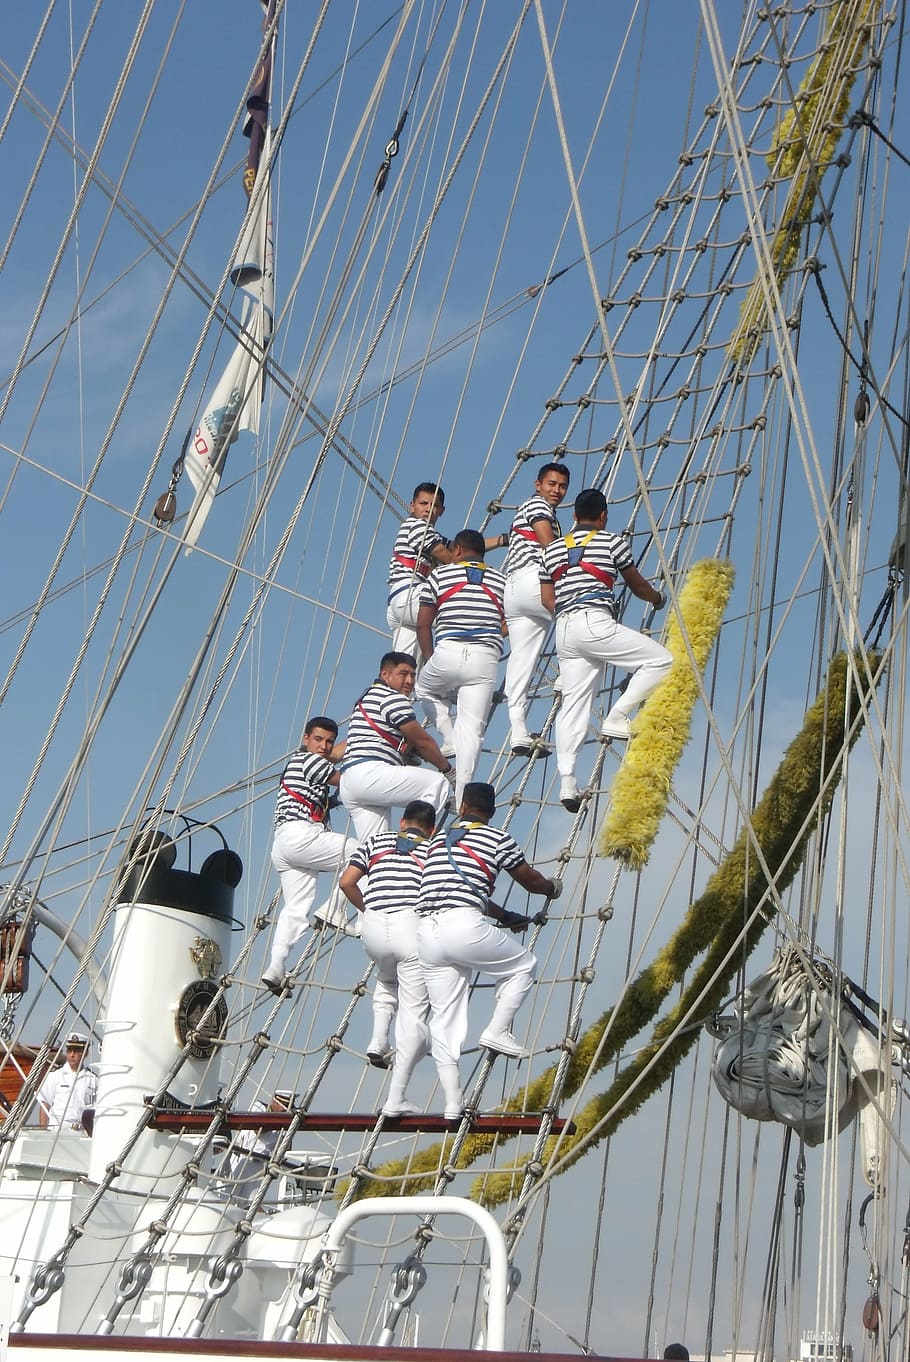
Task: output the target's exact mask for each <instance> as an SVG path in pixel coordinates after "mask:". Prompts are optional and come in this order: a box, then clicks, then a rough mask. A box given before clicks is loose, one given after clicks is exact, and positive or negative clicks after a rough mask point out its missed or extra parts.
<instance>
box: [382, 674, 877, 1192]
mask: <svg viewBox="0 0 910 1362" xmlns="http://www.w3.org/2000/svg"><path fill="white" fill-rule="evenodd" d="M879 676H880V658H879V656H878V655H870V656H868V657H867V658H863V657H859V656H858V657H857V659H856V665H855V667H851V668H850V670H849V672H848V667H847V658H846V656H845V655H844V654H838V655H837V656H836V657H835V658H834V659H833V660H832V662H831V665H830V667H829V669H828V676H827V679H826V683H825V687H824V689H823V690H822V692H821V694H820V695H819V697H818V699H817V700H816V701H815V703H814V704H813V706H812V707H811V709H810V710H809V711H808V713H807V715H806V718H805V722H804V724H803V727H802V730H801V731H800V733H799V734H798V735H797V737H796V738H795V739H794V740H793V742H792V743H791V744H790V746H789V747H788V748H787V751H786V752H785V753H784V756H783V758H782V760H781V763H780V766H779V767H778V769H777V771H776V773H775V774H774V776H773V777H772V779H771V782H770V784H769V786H768V788H767V790H766V791H765V793H764V794H763V795H762V798H761V800H760V801H759V803H758V805H757V806H756V809H755V812H754V813H753V815H752V819H751V836H750V834H749V832H748V831H747V829H745V828H744V829H743V831H742V832H741V833H740V835H739V837H738V838H737V840H736V843H735V844H734V846H733V849H732V850H731V851H730V853H729V855H728V856H727V857H726V858H725V860H724V862H723V863H722V865H720V866H719V867H718V868H717V870H716V871H715V872H714V873H713V875H712V876H711V877H710V879H709V881H708V883H707V885H706V886H705V890H704V892H703V893H702V894H701V896H700V897H699V898H698V899H696V901H695V902H694V903H693V904H692V905H691V907H690V908H689V911H688V913H687V914H686V917H685V919H684V921H683V923H682V924H681V926H680V927H679V928H678V929H677V931H676V932H675V933H674V934H673V936H672V937H671V939H670V941H669V942H668V943H667V945H666V946H665V947H664V948H663V949H662V950H661V951H660V952H659V954H658V956H657V958H656V959H655V960H654V961H653V963H652V964H650V965H648V966H647V968H646V969H644V970H643V971H642V972H641V974H639V975H638V977H637V978H636V979H635V980H634V982H633V983H632V984H631V985H630V986H629V988H628V990H627V991H626V994H625V996H624V997H623V999H622V1001H621V1002H620V1003H619V1004H618V1005H617V1007H616V1008H615V1009H612V1008H611V1009H610V1010H609V1011H607V1012H605V1013H604V1014H603V1015H602V1016H601V1017H599V1018H598V1020H597V1021H596V1022H595V1023H594V1024H593V1025H592V1026H590V1027H589V1028H588V1030H587V1031H586V1032H585V1033H584V1034H583V1035H582V1036H581V1037H580V1038H579V1041H578V1044H577V1046H576V1048H575V1052H574V1054H573V1056H572V1060H571V1063H570V1064H569V1067H568V1071H567V1076H566V1080H565V1082H564V1084H563V1087H562V1092H561V1094H560V1097H561V1099H564V1098H565V1097H568V1096H571V1095H572V1093H574V1092H576V1091H577V1090H578V1089H579V1088H580V1087H581V1085H582V1083H583V1082H584V1081H585V1080H586V1079H587V1078H589V1077H590V1075H591V1074H592V1073H595V1072H597V1071H599V1070H600V1069H602V1068H604V1066H605V1065H607V1064H609V1063H610V1062H611V1061H612V1060H614V1059H615V1058H616V1056H617V1055H618V1054H619V1053H620V1051H621V1050H622V1049H623V1048H624V1047H625V1046H626V1045H627V1044H628V1042H629V1041H630V1040H631V1039H632V1038H633V1037H634V1036H636V1035H637V1034H638V1032H639V1031H641V1030H642V1028H643V1027H644V1026H645V1025H647V1023H648V1022H649V1021H650V1020H651V1019H652V1018H653V1017H654V1016H656V1014H657V1011H658V1009H659V1008H660V1006H661V1004H662V1002H663V1001H664V999H665V998H666V997H667V996H668V995H669V993H670V992H671V990H672V989H673V988H674V987H675V986H676V985H677V984H678V983H680V982H681V981H682V979H683V976H684V974H685V972H686V970H687V969H688V968H689V966H690V965H691V963H692V961H693V960H694V958H695V956H696V955H697V954H698V953H700V952H701V951H704V950H708V954H707V956H706V957H705V959H704V961H703V962H702V964H701V965H700V967H699V968H698V970H697V971H696V973H695V974H694V975H693V977H692V980H691V981H690V983H689V985H688V987H687V989H686V991H685V993H684V994H683V996H682V998H681V999H680V1001H679V1002H678V1004H677V1005H676V1007H675V1008H674V1009H673V1010H672V1011H671V1012H670V1013H668V1015H667V1016H666V1017H665V1018H663V1019H662V1020H661V1021H660V1022H659V1023H658V1024H657V1026H656V1027H655V1029H654V1033H653V1036H652V1038H651V1041H650V1042H649V1044H648V1046H647V1048H646V1049H645V1050H644V1051H642V1052H640V1053H639V1055H638V1056H637V1057H636V1059H635V1060H634V1061H633V1063H632V1064H630V1065H627V1066H626V1068H625V1069H624V1070H623V1071H622V1072H621V1073H620V1074H619V1075H618V1076H617V1078H616V1079H615V1080H614V1082H613V1083H612V1084H611V1086H610V1087H609V1088H608V1090H607V1091H606V1093H603V1094H600V1095H598V1096H597V1097H595V1098H593V1099H592V1100H591V1101H590V1102H589V1103H588V1104H587V1106H585V1107H584V1108H583V1109H582V1111H581V1112H580V1113H578V1114H577V1115H576V1117H574V1118H573V1119H574V1120H575V1123H576V1127H577V1131H576V1134H575V1135H574V1136H573V1137H571V1139H570V1140H568V1141H567V1140H566V1139H564V1140H563V1141H562V1143H561V1145H560V1152H561V1154H565V1153H567V1152H569V1151H570V1150H571V1149H572V1148H573V1147H577V1146H578V1144H579V1142H580V1140H581V1139H582V1138H583V1137H584V1135H585V1134H586V1133H589V1132H590V1131H591V1130H592V1129H593V1127H594V1126H595V1125H596V1124H597V1122H598V1121H599V1120H600V1119H601V1116H602V1115H603V1114H604V1113H605V1112H607V1111H610V1110H611V1109H612V1108H613V1106H614V1105H615V1104H616V1103H617V1102H618V1101H620V1099H621V1097H622V1095H623V1093H624V1092H625V1091H626V1090H627V1089H628V1088H629V1086H630V1085H631V1083H632V1082H633V1081H634V1080H635V1078H636V1077H637V1076H638V1075H639V1074H640V1073H641V1072H642V1071H643V1070H644V1069H645V1068H646V1067H647V1065H648V1063H649V1062H650V1061H651V1059H652V1058H653V1057H654V1055H655V1054H657V1052H658V1051H659V1050H660V1048H661V1046H662V1044H663V1043H664V1041H665V1039H666V1037H668V1036H669V1035H671V1034H672V1032H673V1031H674V1029H675V1027H676V1026H677V1024H678V1022H679V1020H680V1018H682V1017H683V1016H686V1015H687V1014H688V1013H689V1011H690V1008H691V1009H693V1011H692V1015H691V1018H690V1022H691V1023H692V1025H691V1026H690V1027H687V1029H686V1031H685V1032H683V1033H682V1034H681V1035H679V1036H676V1037H675V1038H674V1040H673V1041H672V1042H671V1043H670V1044H669V1045H668V1046H667V1049H666V1051H665V1052H664V1053H663V1054H662V1055H661V1056H660V1059H659V1060H658V1062H657V1063H656V1064H655V1066H654V1068H653V1069H652V1070H650V1071H649V1073H648V1075H647V1078H646V1080H645V1081H644V1082H643V1083H641V1085H640V1086H639V1087H638V1088H636V1090H635V1093H634V1096H633V1098H632V1100H631V1102H629V1103H627V1104H625V1105H624V1106H623V1107H622V1109H621V1110H620V1111H618V1112H616V1113H614V1115H613V1116H612V1117H611V1119H610V1121H609V1122H608V1123H606V1124H605V1125H604V1127H603V1128H602V1129H600V1130H598V1132H597V1136H596V1140H595V1141H592V1142H590V1143H589V1144H588V1145H586V1146H585V1151H586V1150H587V1149H588V1148H593V1146H594V1143H596V1142H597V1141H599V1140H600V1139H602V1138H604V1137H605V1136H606V1135H608V1134H609V1133H610V1132H611V1131H612V1130H615V1128H616V1126H617V1125H618V1124H619V1123H620V1121H621V1120H624V1119H625V1117H626V1116H628V1115H630V1114H631V1113H632V1111H634V1110H636V1109H637V1108H638V1107H639V1106H640V1105H641V1104H642V1103H643V1102H644V1101H645V1100H646V1099H647V1097H648V1096H650V1094H651V1093H653V1092H654V1091H655V1090H656V1089H657V1088H658V1087H660V1085H661V1084H662V1083H663V1082H664V1081H665V1080H666V1078H667V1077H668V1076H669V1074H670V1073H671V1072H672V1069H673V1068H674V1067H675V1065H676V1064H677V1063H678V1062H679V1060H680V1059H681V1058H682V1056H683V1055H684V1054H685V1053H686V1051H687V1050H688V1049H689V1047H690V1046H691V1045H692V1044H694V1042H695V1040H696V1039H697V1036H698V1030H697V1025H696V1024H697V1022H699V1021H701V1020H704V1018H706V1017H707V1016H709V1015H710V1014H711V1013H712V1012H713V1011H714V1010H716V1008H717V1006H718V1004H719V1002H720V1001H721V1000H722V999H723V997H724V995H725V993H726V991H727V989H728V986H729V981H730V979H731V978H732V976H733V974H734V973H735V972H736V970H737V969H738V968H739V966H740V964H741V963H742V961H743V960H744V959H745V958H746V957H747V955H748V954H749V952H750V951H751V950H752V949H753V948H754V946H755V945H756V944H757V942H758V940H759V938H760V936H761V934H762V932H763V931H764V930H765V928H766V927H767V925H768V923H769V921H771V920H772V916H773V915H772V913H771V912H770V911H768V912H767V913H763V915H760V916H759V917H758V918H757V920H756V921H755V922H754V923H753V924H752V925H751V927H750V928H749V929H748V931H747V932H746V933H745V936H744V938H743V941H742V945H741V949H739V950H737V951H736V952H734V955H733V958H732V959H731V960H730V961H728V962H727V964H726V965H725V966H724V965H722V962H723V961H724V960H725V957H726V956H727V954H728V952H729V951H730V949H731V947H732V946H733V944H734V943H735V942H736V940H737V937H738V936H739V934H740V932H741V931H742V929H743V925H744V923H745V922H746V921H747V919H748V918H749V917H750V915H751V914H752V912H753V910H754V909H756V908H758V907H759V905H763V903H764V900H765V896H766V894H767V892H768V890H769V888H770V887H771V884H773V887H774V890H775V891H776V893H777V894H780V893H782V892H783V891H784V890H785V889H786V888H787V886H788V885H789V884H790V883H791V882H792V880H793V878H794V877H795V875H796V873H797V871H798V870H799V868H800V866H801V865H802V860H803V856H804V854H805V851H806V847H807V845H808V843H809V838H810V836H811V835H812V834H813V833H814V832H815V831H816V829H817V827H818V824H819V822H820V820H821V819H822V818H823V817H824V815H825V813H826V812H827V810H828V808H829V807H830V804H831V801H832V799H833V798H834V794H835V791H836V789H837V785H838V782H839V779H840V776H841V771H842V765H841V763H842V759H843V757H844V755H845V753H846V752H847V751H849V749H850V748H851V747H852V746H853V744H854V742H855V741H856V739H857V737H858V735H859V733H860V731H861V729H862V726H863V719H862V699H864V698H867V697H868V695H869V693H870V690H871V688H872V686H873V685H874V684H876V683H877V681H878V679H879ZM848 677H849V682H848ZM848 698H849V704H848ZM848 716H849V724H848V722H847V719H848ZM854 723H855V724H856V727H855V729H853V731H851V732H848V728H850V727H852V725H853V724H854ZM753 837H754V839H755V841H757V843H758V845H759V847H760V848H761V851H762V855H763V856H764V858H765V860H766V862H767V864H768V868H769V870H770V872H771V884H769V881H768V879H767V877H766V876H765V874H764V872H763V871H762V869H761V867H760V865H759V862H758V857H757V856H756V854H755V849H754V843H753V840H752V839H753ZM709 948H710V949H709ZM715 975H717V978H716V979H715V977H714V976H715ZM702 993H704V995H705V996H704V997H701V995H702ZM607 1033H608V1034H607ZM605 1034H606V1037H607V1038H606V1040H605V1041H604V1042H603V1044H602V1043H601V1042H602V1041H603V1038H604V1036H605ZM555 1077H556V1066H555V1065H551V1066H550V1067H549V1068H548V1069H546V1070H544V1072H543V1073H541V1074H540V1075H539V1076H538V1077H537V1078H535V1079H532V1080H531V1082H530V1083H528V1084H527V1085H526V1086H525V1087H524V1088H522V1089H521V1090H520V1091H519V1093H518V1094H517V1095H516V1096H515V1097H514V1098H512V1099H511V1100H510V1101H509V1102H508V1104H507V1105H506V1107H505V1110H506V1111H510V1112H522V1111H537V1110H540V1109H541V1108H543V1107H545V1106H546V1105H547V1104H548V1103H549V1102H550V1101H551V1099H552V1097H553V1082H554V1079H555ZM505 1138H506V1137H505V1136H503V1135H498V1136H494V1135H479V1134H478V1135H469V1136H468V1138H467V1139H466V1140H465V1142H464V1145H463V1146H462V1150H461V1153H460V1156H459V1158H458V1161H457V1167H458V1168H466V1167H468V1166H469V1165H470V1164H472V1163H474V1162H475V1161H476V1160H477V1159H479V1158H482V1157H483V1156H484V1155H485V1154H487V1153H489V1151H490V1150H491V1149H492V1148H493V1146H494V1144H496V1143H497V1142H498V1143H502V1142H503V1141H504V1139H505ZM551 1145H552V1142H551ZM442 1154H443V1149H442V1148H441V1147H440V1146H439V1145H438V1144H437V1145H432V1146H430V1147H429V1148H428V1149H424V1150H420V1151H418V1152H417V1153H415V1154H414V1155H413V1156H412V1157H410V1158H409V1159H406V1160H398V1161H397V1162H394V1163H387V1164H384V1165H382V1166H381V1167H379V1168H377V1169H376V1177H375V1180H370V1181H366V1182H365V1183H364V1186H363V1188H362V1189H361V1191H360V1193H359V1194H360V1195H361V1196H388V1195H399V1196H406V1195H411V1194H413V1193H416V1192H419V1191H424V1190H427V1189H428V1188H430V1187H432V1185H433V1174H434V1172H435V1170H437V1169H438V1168H439V1165H440V1158H441V1157H442ZM520 1176H521V1171H520V1170H519V1171H517V1172H516V1171H514V1170H513V1171H511V1172H508V1173H501V1174H496V1173H488V1174H485V1175H484V1176H483V1177H482V1178H480V1179H479V1180H478V1181H477V1183H476V1184H475V1186H474V1188H473V1189H472V1195H473V1196H474V1197H475V1199H477V1200H482V1201H484V1202H486V1203H489V1204H494V1203H497V1202H499V1201H502V1200H506V1199H507V1198H508V1197H509V1196H510V1195H512V1193H513V1190H514V1185H515V1178H516V1177H520ZM390 1184H391V1185H390Z"/></svg>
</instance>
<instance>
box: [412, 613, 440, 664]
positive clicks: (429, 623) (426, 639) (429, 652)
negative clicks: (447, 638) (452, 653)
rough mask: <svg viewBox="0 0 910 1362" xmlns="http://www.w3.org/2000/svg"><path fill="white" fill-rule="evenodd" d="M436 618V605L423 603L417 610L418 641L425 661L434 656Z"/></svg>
mask: <svg viewBox="0 0 910 1362" xmlns="http://www.w3.org/2000/svg"><path fill="white" fill-rule="evenodd" d="M435 618H436V606H435V605H430V604H423V605H421V607H420V609H419V610H418V611H417V642H418V644H419V645H420V651H421V652H422V653H423V656H424V660H425V661H427V660H429V658H431V657H432V656H433V621H434V620H435Z"/></svg>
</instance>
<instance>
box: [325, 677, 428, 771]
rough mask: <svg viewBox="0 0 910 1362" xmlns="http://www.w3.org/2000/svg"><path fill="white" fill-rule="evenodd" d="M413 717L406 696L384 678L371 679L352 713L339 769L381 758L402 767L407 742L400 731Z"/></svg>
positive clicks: (415, 719)
mask: <svg viewBox="0 0 910 1362" xmlns="http://www.w3.org/2000/svg"><path fill="white" fill-rule="evenodd" d="M412 719H413V720H414V722H415V723H416V721H417V717H416V715H415V713H414V710H413V709H412V708H411V702H410V700H409V699H408V698H407V696H405V695H402V694H401V692H400V691H397V690H393V689H392V687H391V686H387V685H386V683H385V682H384V681H374V682H373V684H372V686H370V689H369V690H368V691H367V692H366V694H365V695H363V696H361V698H360V699H359V700H358V701H357V704H356V705H355V706H354V711H353V713H352V714H351V721H350V723H349V725H348V738H347V743H346V745H345V749H344V761H343V762H342V764H341V769H342V771H344V770H345V769H346V768H347V767H348V766H353V765H355V763H357V762H361V761H384V762H388V763H389V764H390V765H391V766H402V765H403V764H404V757H403V753H404V751H405V749H406V748H407V743H406V742H405V740H404V739H403V738H402V736H401V733H400V731H399V730H400V726H401V725H402V724H406V723H408V722H409V721H410V720H412Z"/></svg>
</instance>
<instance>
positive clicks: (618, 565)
mask: <svg viewBox="0 0 910 1362" xmlns="http://www.w3.org/2000/svg"><path fill="white" fill-rule="evenodd" d="M634 566H635V559H634V558H633V557H632V551H631V549H630V548H629V545H628V544H627V543H626V541H625V540H624V539H621V538H620V536H619V535H618V534H610V533H609V531H608V530H595V531H593V532H592V531H591V530H573V531H572V533H571V534H567V535H565V536H564V537H563V538H562V539H554V540H553V543H552V544H548V545H547V547H546V548H545V549H544V551H543V567H542V568H541V571H540V580H541V581H542V582H552V583H553V589H554V592H555V595H556V613H557V615H564V614H565V613H566V612H567V611H569V610H584V609H585V608H586V607H587V606H598V607H602V608H604V609H606V610H609V611H610V613H611V615H615V614H616V598H615V597H614V595H613V583H614V582H615V580H616V576H617V574H618V573H619V572H621V571H623V570H624V569H625V568H630V567H634Z"/></svg>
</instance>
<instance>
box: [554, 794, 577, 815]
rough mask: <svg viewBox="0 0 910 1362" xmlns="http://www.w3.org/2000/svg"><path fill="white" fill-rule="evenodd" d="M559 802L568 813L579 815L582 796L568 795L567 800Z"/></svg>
mask: <svg viewBox="0 0 910 1362" xmlns="http://www.w3.org/2000/svg"><path fill="white" fill-rule="evenodd" d="M559 802H560V804H561V805H562V807H563V808H564V809H565V811H566V813H578V810H579V809H580V808H581V795H580V794H577V795H567V796H566V798H565V799H561V800H560V801H559Z"/></svg>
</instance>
